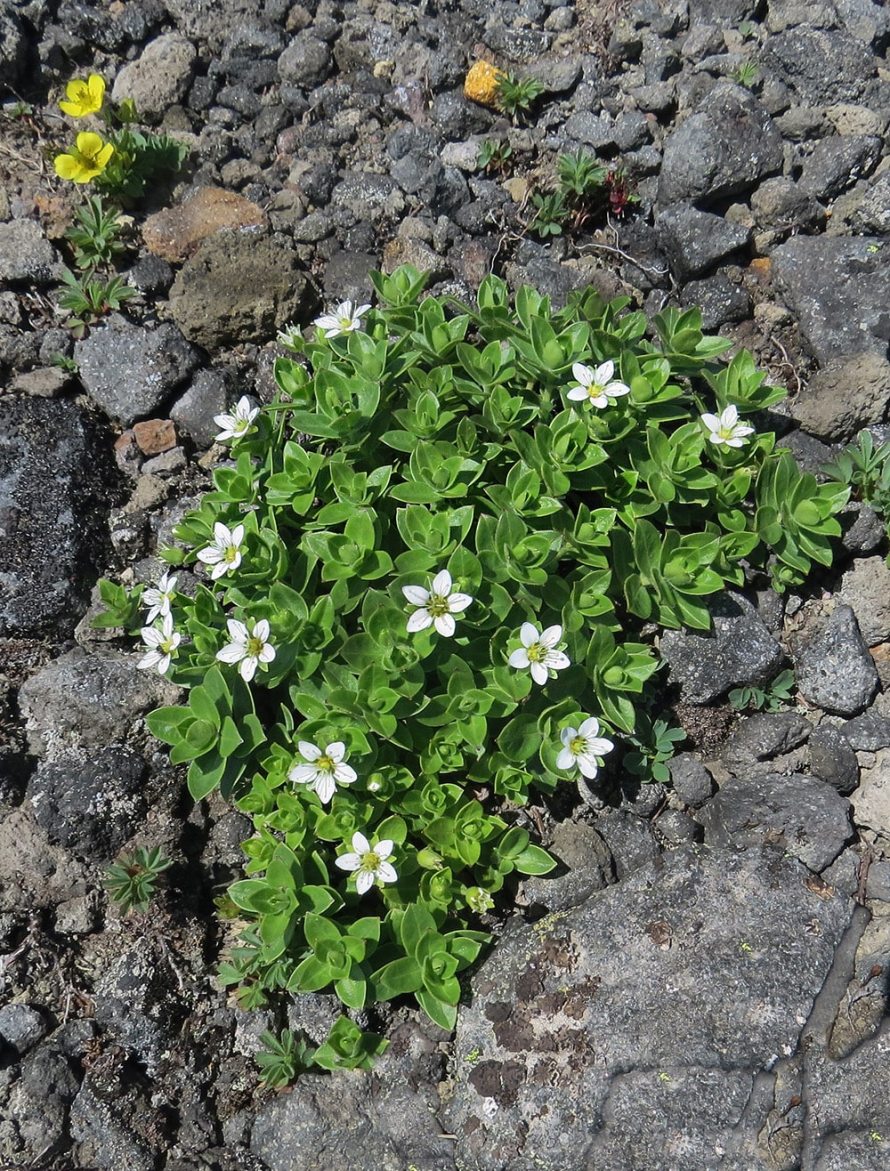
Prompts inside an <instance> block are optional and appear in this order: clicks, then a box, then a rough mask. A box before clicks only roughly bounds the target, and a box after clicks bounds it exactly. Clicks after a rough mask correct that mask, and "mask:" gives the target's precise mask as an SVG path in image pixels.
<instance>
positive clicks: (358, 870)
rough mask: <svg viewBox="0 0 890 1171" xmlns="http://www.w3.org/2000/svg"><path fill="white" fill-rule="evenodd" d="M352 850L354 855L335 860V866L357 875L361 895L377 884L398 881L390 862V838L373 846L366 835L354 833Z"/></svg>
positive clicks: (345, 855) (356, 885)
mask: <svg viewBox="0 0 890 1171" xmlns="http://www.w3.org/2000/svg"><path fill="white" fill-rule="evenodd" d="M352 849H353V851H354V852H353V853H350V854H341V855H340V857H339V858H335V859H334V865H335V866H339V867H340V869H341V870H348V871H350V873H354V874H355V889H356V890H357V891H358V893H359V894H360V895H363V894H364V893H365V891H367V890H370V889H371V887H372V886H373V885H374V883H375V882H378V883H380V885H381V886H382V885H383V884H384V883H385V882H395V881H396V879H397V878H398V875H397V874H396V870H395V867H394V866H392V865H391V861H390V860H391V858H392V842H391V841H390V840H389V838H385V839H384V840H383V841H382V842H378V843H377V845H376V846H372V845H371V843H370V842H369V841H368V839H367V838H366V837H365V835H364V834H360V833H354V834H353V835H352Z"/></svg>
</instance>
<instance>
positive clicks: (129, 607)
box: [103, 268, 847, 1028]
mask: <svg viewBox="0 0 890 1171" xmlns="http://www.w3.org/2000/svg"><path fill="white" fill-rule="evenodd" d="M374 283H375V287H376V291H377V294H378V305H377V307H376V308H374V309H371V308H370V307H368V306H362V307H360V308H354V307H353V306H352V305H351V304H349V303H345V304H344V305H342V306H340V307H339V308H338V310H337V311H336V313H335V314H334V315H332V316H327V317H324V318H320V319H319V322H318V323H317V326H318V328H317V329H316V331H315V335H314V337H313V339H312V340H308V339H306V338H304V337H303V335H302V333H301V332H300V331H299V330H297V329H290V330H288V331H286V333H285V334H283V335H281V340H283V341H284V342H285V343H286V344H287V346H288V348H289V351H290V354H291V356H289V357H281V358H279V359H278V360H277V361H276V364H275V376H276V380H277V383H278V387H279V395H278V397H277V399H276V401H275V402H274V403H272V404H271V405H270V406H268V407H266V408H264V409H263V410H262V411H260V410H259V409H258V408H257V407H255V406H252V405H251V404H250V403H249V402H248V401H247V400H242V402H241V403H239V404H238V407H237V408H236V410H235V411H234V413H233V414H232V415H230V416H221V417H220V419H219V422H220V425H221V426H222V428H223V431H222V436H223V437H224V438H225V440H226V441H228V442H231V443H232V445H233V451H232V461H231V463H229V464H227V465H226V466H222V467H220V468H219V469H218V470H217V471H216V472H215V474H214V480H215V488H214V490H213V491H211V492H209V493H208V494H207V495H206V496H205V497H204V499H203V502H202V503H201V506H200V507H199V508H198V509H197V510H196V511H194V512H192V513H191V514H190V515H188V516H187V517H186V518H185V520H184V521H183V522H182V523H181V524H180V525H179V527H178V530H177V538H178V541H179V542H180V544H179V546H178V547H176V548H172V549H168V550H166V551H165V553H164V557H165V558H166V560H167V561H168V562H169V563H170V565H171V566H177V565H190V566H193V567H194V566H196V565H200V566H202V568H201V569H200V570H199V572H200V573H201V575H202V576H203V580H202V581H201V583H200V584H199V585H198V587H197V590H196V591H195V592H194V595H193V596H186V595H185V594H180V593H178V592H177V591H176V589H175V579H165V580H164V581H162V582H161V583H159V586H158V588H156V589H152V590H150V591H145V593H144V594H142V595H141V597H140V593H139V591H138V590H137V591H136V592H135V593H134V594H132V595H129V596H128V595H126V594H125V593H124V592H123V591H122V590H120V589H119V588H118V587H114V586H112V585H110V584H108V583H105V584H104V585H103V591H104V594H103V596H104V597H105V599H106V602H107V604H108V607H109V608H108V613H107V615H106V616H105V618H104V621H105V622H106V623H108V624H125V625H127V626H129V627H130V628H131V629H132V628H133V627H134V625H138V620H137V616H136V612H137V604H139V603H141V604H142V605H148V606H150V607H151V609H150V611H149V615H150V616H149V619H148V621H149V622H151V621H152V619H154V624H153V625H151V626H149V627H147V628H146V629H145V630H144V631H143V634H144V637H145V641H146V645H147V648H148V649H147V651H146V653H145V657H144V659H143V664H144V665H145V666H146V667H149V668H155V669H157V670H160V671H162V672H163V673H165V674H167V675H169V676H170V677H171V678H172V679H173V680H174V681H175V682H176V683H178V684H181V685H182V686H183V687H185V688H187V689H188V690H187V692H186V695H185V698H184V700H183V702H182V704H180V705H178V706H173V707H166V708H162V709H161V710H159V711H157V712H155V713H153V714H152V715H151V716H150V717H149V726H150V728H151V730H152V731H153V732H154V734H155V735H156V736H157V737H159V738H160V739H161V740H163V741H165V742H166V743H167V744H169V745H170V749H171V753H170V756H171V760H172V761H173V762H174V763H183V764H188V783H189V788H190V790H191V793H192V795H193V796H194V797H195V798H196V799H199V798H202V797H205V796H207V794H209V793H210V792H212V791H213V790H214V789H216V788H219V789H220V790H221V792H222V794H223V796H224V797H226V798H228V799H230V800H231V801H233V802H234V803H235V805H236V806H237V808H239V809H240V810H241V811H242V812H244V813H245V814H247V815H248V816H249V817H250V818H251V819H252V821H253V825H254V833H253V835H252V836H251V837H250V839H249V840H248V841H247V842H246V843H245V846H244V849H245V853H246V856H247V863H246V877H245V878H244V879H243V880H242V881H239V882H236V883H235V884H234V886H233V887H232V888H231V890H230V897H231V900H232V902H233V903H234V905H235V906H236V907H237V908H239V909H240V911H241V913H242V914H243V916H244V917H246V919H247V920H248V921H249V925H248V926H247V928H246V930H245V931H244V933H243V937H242V939H241V940H240V942H239V945H238V946H237V947H236V948H235V949H234V951H233V954H232V955H231V957H230V959H229V960H227V962H226V963H225V964H224V965H223V968H222V978H223V980H224V981H225V982H226V983H230V984H233V985H238V986H239V988H240V990H241V995H242V996H243V997H244V999H245V1001H246V1002H247V1003H250V1004H256V1003H261V1002H262V1000H263V998H264V996H265V995H266V993H267V991H268V990H270V989H276V988H277V989H285V988H286V989H288V990H290V991H292V992H299V991H314V990H321V989H332V990H333V991H334V992H335V993H336V994H337V996H338V997H339V998H340V1000H341V1001H342V1002H343V1003H344V1004H345V1005H346V1006H348V1007H350V1008H353V1009H357V1008H362V1007H363V1006H365V1005H366V1004H367V1003H369V1002H371V1001H375V1000H385V999H389V998H392V997H395V996H399V995H401V994H412V995H413V996H414V997H415V998H416V1000H417V1002H418V1003H419V1004H420V1005H421V1007H422V1008H423V1009H424V1010H425V1011H426V1012H427V1013H428V1014H429V1016H430V1017H431V1018H432V1019H433V1020H434V1021H436V1022H437V1023H438V1024H440V1025H442V1026H443V1027H444V1028H450V1027H452V1026H453V1024H454V1021H455V1016H456V1005H457V1002H458V999H459V996H460V984H459V981H458V975H459V973H460V972H461V971H462V970H464V969H465V968H467V967H468V966H469V965H470V964H472V963H473V961H474V960H475V959H476V958H477V956H478V955H479V953H480V951H481V949H482V947H483V946H484V944H485V943H486V941H487V938H488V937H487V935H486V934H485V932H483V931H482V930H480V926H481V924H480V920H479V916H480V914H482V913H484V912H485V911H486V910H488V909H489V908H491V907H492V906H493V905H494V899H495V897H496V896H497V895H498V892H500V891H502V890H503V888H504V885H505V883H507V882H508V881H509V880H510V878H511V876H513V875H515V874H520V875H523V874H526V875H527V874H543V873H546V872H547V871H549V870H550V869H551V867H552V865H553V863H552V860H551V859H550V857H549V856H548V855H547V853H546V852H545V851H544V850H543V849H541V848H540V847H539V846H538V845H536V844H535V843H534V842H533V841H532V840H531V838H530V835H529V832H528V830H527V829H526V828H524V824H526V823H524V822H523V821H522V818H521V816H520V810H521V807H522V805H524V804H525V803H526V802H527V800H528V798H529V794H530V793H531V791H532V790H535V789H536V790H539V791H542V792H543V793H549V792H552V791H553V790H554V789H555V788H556V786H557V785H559V784H560V783H561V782H566V781H572V780H574V779H576V778H577V777H578V776H579V774H581V775H583V777H584V778H585V779H586V780H587V782H588V783H589V782H590V781H592V780H594V779H595V778H596V775H597V770H598V769H599V768H600V767H601V766H602V758H603V755H604V754H606V753H609V752H611V751H612V750H613V749H614V753H615V755H614V757H613V758H612V759H615V760H617V759H618V757H619V754H620V751H621V748H622V747H623V748H624V749H630V748H631V747H632V748H633V750H634V755H633V758H632V763H633V766H634V767H633V771H634V773H635V774H639V773H640V772H641V771H642V772H644V773H645V759H646V757H645V754H642V755H641V753H640V752H639V751H638V749H639V746H640V740H639V737H638V734H639V733H640V732H641V729H645V728H649V729H651V728H652V727H653V726H655V725H653V721H652V719H651V718H650V716H649V715H648V714H647V712H646V710H645V699H646V696H645V694H644V693H645V692H646V690H647V683H648V681H649V680H650V679H651V677H652V676H653V674H654V673H655V672H656V671H657V669H658V667H659V659H658V656H657V653H656V650H655V647H654V645H653V632H654V631H655V629H656V628H657V627H680V626H689V627H693V628H695V629H699V630H705V629H707V628H708V626H709V623H710V616H709V611H708V597H709V596H710V595H713V594H715V593H717V592H718V591H720V590H722V589H723V588H724V586H726V585H732V586H743V585H744V584H745V580H746V564H747V565H750V566H759V567H761V568H763V569H766V570H768V571H769V572H770V573H771V574H772V578H773V580H774V582H775V584H776V586H777V587H778V588H779V589H783V588H784V587H785V586H787V585H789V584H792V583H796V582H799V581H801V580H802V579H803V577H804V576H805V575H806V573H807V572H808V570H809V569H810V567H811V566H812V564H813V563H814V562H816V563H820V564H828V563H829V562H830V560H831V538H832V537H835V536H837V535H838V534H839V532H840V528H839V525H838V522H837V521H836V519H835V518H834V514H835V513H836V512H837V511H838V510H839V508H840V507H841V506H842V505H843V503H844V502H845V500H846V495H847V490H846V489H845V488H844V487H843V486H840V485H838V484H836V483H835V484H818V483H817V482H816V480H815V479H814V478H813V477H812V476H809V475H806V474H803V473H801V472H800V471H799V470H798V469H797V467H796V465H795V464H794V462H793V460H792V459H791V457H790V455H788V454H786V453H783V452H781V451H780V450H779V449H777V447H776V441H775V436H774V435H773V434H772V433H770V432H768V431H764V430H760V431H756V430H755V429H754V427H753V426H752V425H751V420H752V417H754V416H755V413H756V412H761V411H763V410H764V408H767V407H769V406H770V405H772V404H774V403H776V402H777V401H779V399H781V398H782V396H783V394H784V392H783V391H782V390H781V389H778V388H776V387H773V386H770V385H768V384H767V381H766V378H765V375H764V374H763V373H762V372H760V371H758V370H757V369H756V368H755V365H754V362H753V360H752V358H751V356H750V355H749V354H747V353H739V354H736V356H735V357H734V358H733V359H732V361H731V362H729V363H728V364H727V363H725V362H723V361H718V360H717V359H718V356H719V355H720V354H721V353H722V352H723V351H724V350H725V349H726V348H727V347H728V346H729V342H728V341H726V340H725V339H721V338H714V337H706V336H705V335H704V334H703V332H702V329H701V318H700V315H699V313H698V312H697V311H695V310H687V311H686V312H682V313H681V312H679V311H677V310H674V309H669V310H666V311H665V312H663V313H661V314H659V315H658V316H657V317H656V318H654V320H653V321H652V323H651V330H650V329H649V323H648V322H647V319H646V317H645V315H644V314H643V313H640V312H627V311H626V310H627V301H626V300H623V299H619V300H616V301H612V302H609V303H606V302H604V301H603V300H602V299H601V298H600V297H599V296H598V295H597V294H595V293H594V292H585V293H582V294H580V295H577V296H575V297H574V298H573V299H572V300H571V302H570V304H569V305H568V306H567V307H566V308H564V309H560V310H558V311H554V310H553V309H552V308H551V305H550V303H549V301H548V299H547V298H546V297H542V296H540V295H539V294H538V293H536V292H535V291H534V290H532V289H530V288H522V289H520V290H519V292H518V293H517V294H516V297H515V300H511V298H510V295H509V293H508V290H507V287H506V285H505V284H504V282H503V281H501V280H499V279H498V278H496V277H493V276H492V277H489V278H487V279H486V280H485V281H484V282H483V283H482V286H481V288H480V289H479V293H478V297H477V300H476V304H475V305H467V306H461V305H448V304H446V303H445V302H444V300H443V298H440V297H427V298H423V296H422V293H423V286H424V278H423V277H422V276H421V275H420V274H418V273H417V272H416V271H414V270H413V269H411V268H402V269H399V270H398V271H396V272H394V273H393V274H392V275H391V276H383V275H380V274H376V275H375V277H374ZM658 735H659V737H660V740H662V741H665V743H667V741H666V740H665V728H664V727H663V726H662V727H661V731H660V732H659V733H658ZM607 737H613V738H614V739H611V740H610V739H608V738H607ZM667 739H668V740H669V739H670V737H668V738H667ZM622 740H624V744H623V745H622V744H621V741H622ZM658 751H661V755H660V756H659V755H658ZM666 755H669V745H668V748H667V749H666V750H665V749H664V745H662V748H661V750H659V749H658V746H657V745H656V746H655V748H653V751H652V759H653V760H656V761H661V760H662V758H663V757H664V756H666ZM629 763H631V762H629ZM663 771H664V770H663V769H662V772H663Z"/></svg>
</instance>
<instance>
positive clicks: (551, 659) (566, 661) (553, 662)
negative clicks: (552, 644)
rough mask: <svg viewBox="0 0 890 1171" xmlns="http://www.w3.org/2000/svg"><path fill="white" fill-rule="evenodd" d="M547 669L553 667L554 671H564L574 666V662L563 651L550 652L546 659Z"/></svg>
mask: <svg viewBox="0 0 890 1171" xmlns="http://www.w3.org/2000/svg"><path fill="white" fill-rule="evenodd" d="M544 665H545V666H546V667H552V668H553V670H554V671H564V670H565V669H566V667H570V666H571V665H572V660H571V659H570V658H569V656H568V655H567V654H565V653H564V652H563V651H548V652H547V655H546V657H545V659H544Z"/></svg>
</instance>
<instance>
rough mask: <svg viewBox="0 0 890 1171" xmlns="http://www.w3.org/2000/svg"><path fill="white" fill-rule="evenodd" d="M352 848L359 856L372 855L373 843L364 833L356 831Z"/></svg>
mask: <svg viewBox="0 0 890 1171" xmlns="http://www.w3.org/2000/svg"><path fill="white" fill-rule="evenodd" d="M352 848H353V850H355V852H356V853H357V854H370V852H371V843H370V842H369V841H368V839H367V838H366V837H365V835H364V834H363V833H359V831H358V830H356V831H355V833H354V834H353V835H352Z"/></svg>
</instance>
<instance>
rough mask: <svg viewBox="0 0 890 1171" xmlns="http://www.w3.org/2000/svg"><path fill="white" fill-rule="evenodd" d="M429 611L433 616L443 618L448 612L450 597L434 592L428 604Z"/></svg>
mask: <svg viewBox="0 0 890 1171" xmlns="http://www.w3.org/2000/svg"><path fill="white" fill-rule="evenodd" d="M426 610H427V612H428V613H429V614H430V615H431V616H432V617H433V618H441V617H442V615H443V614H447V613H448V598H447V597H445V595H444V594H432V595H431V596H430V600H429V601H428V602H427V604H426Z"/></svg>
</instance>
